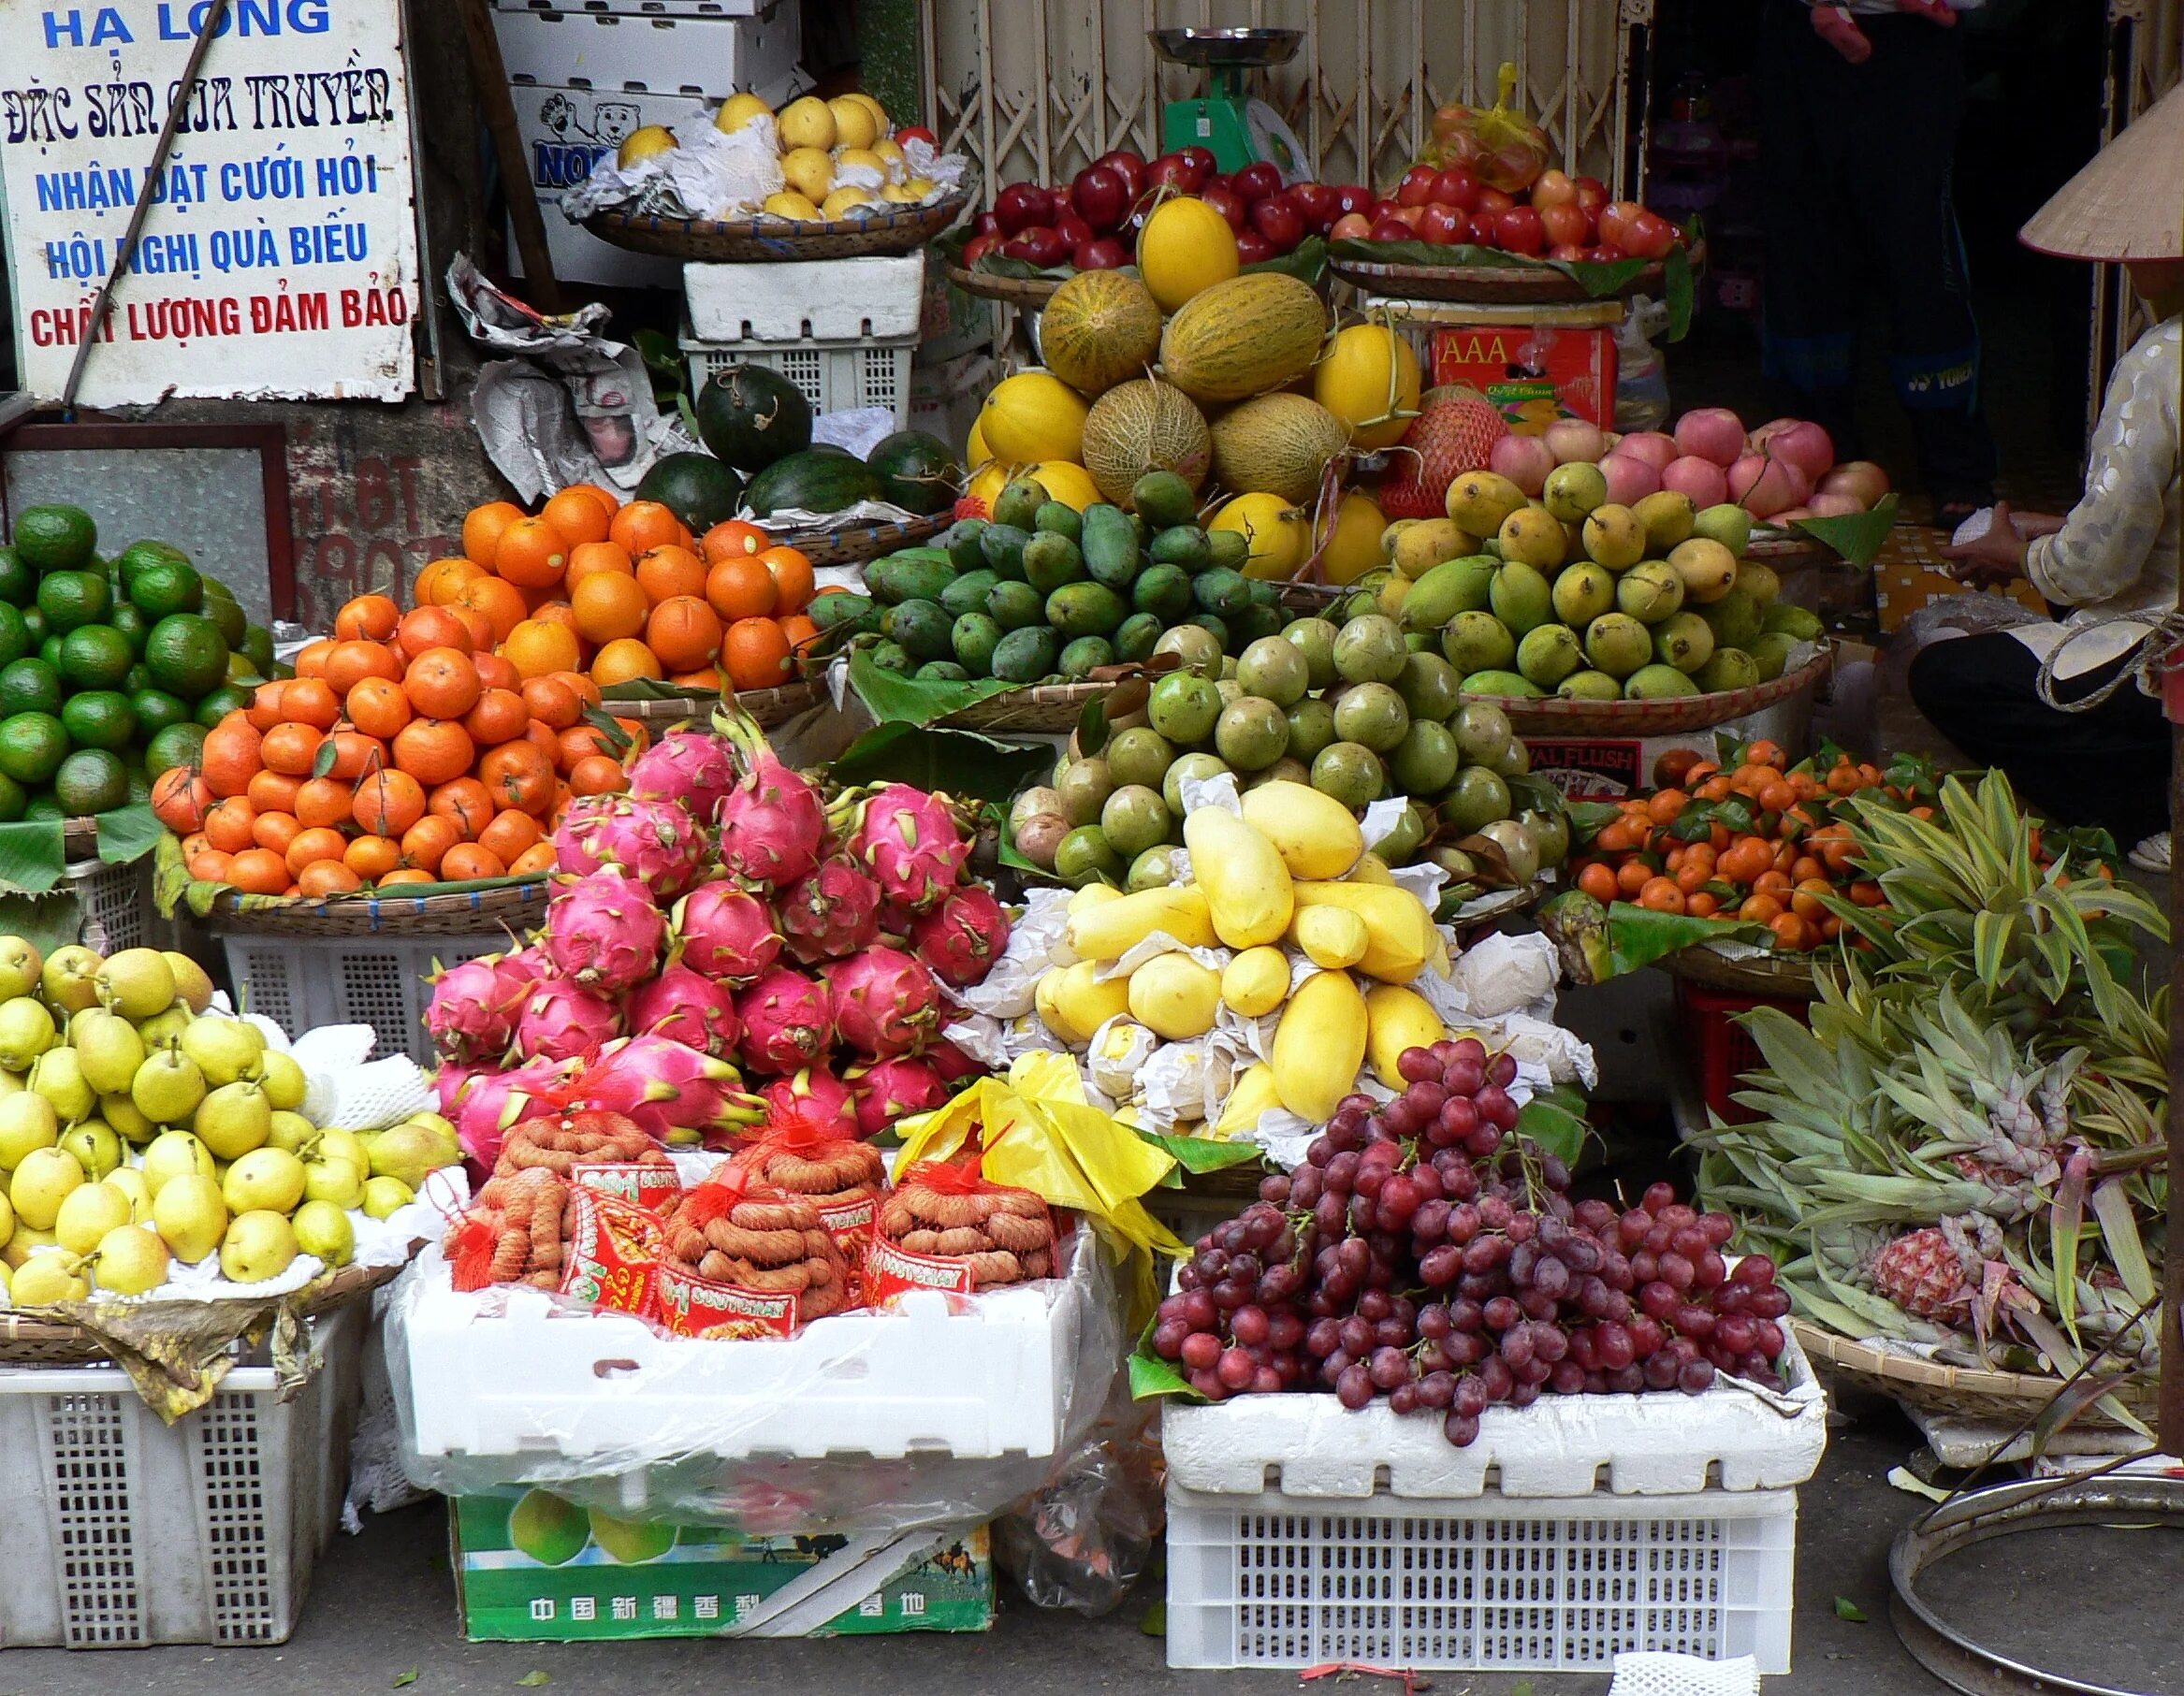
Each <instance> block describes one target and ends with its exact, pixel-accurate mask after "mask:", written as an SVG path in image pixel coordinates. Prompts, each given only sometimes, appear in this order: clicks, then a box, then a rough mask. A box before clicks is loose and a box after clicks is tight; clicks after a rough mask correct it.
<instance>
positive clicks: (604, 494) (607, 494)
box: [569, 483, 622, 519]
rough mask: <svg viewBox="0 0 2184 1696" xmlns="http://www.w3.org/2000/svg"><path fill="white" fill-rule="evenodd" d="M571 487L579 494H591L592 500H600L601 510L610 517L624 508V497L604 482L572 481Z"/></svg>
mask: <svg viewBox="0 0 2184 1696" xmlns="http://www.w3.org/2000/svg"><path fill="white" fill-rule="evenodd" d="M569 487H570V488H572V489H574V490H575V491H576V492H577V493H578V494H582V495H590V497H591V498H592V500H596V501H598V502H599V505H600V510H601V511H603V512H604V513H605V514H606V515H607V517H608V518H609V519H611V518H613V516H614V515H616V514H617V513H619V512H620V511H621V510H622V498H621V497H620V496H619V495H618V494H616V493H615V492H614V490H612V489H610V488H608V487H607V486H605V485H604V484H603V483H572V484H570V485H569Z"/></svg>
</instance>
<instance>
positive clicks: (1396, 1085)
mask: <svg viewBox="0 0 2184 1696" xmlns="http://www.w3.org/2000/svg"><path fill="white" fill-rule="evenodd" d="M1365 1022H1366V1030H1365V1058H1366V1059H1367V1060H1368V1061H1370V1062H1371V1063H1372V1066H1373V1075H1374V1076H1375V1077H1376V1078H1377V1079H1379V1080H1380V1081H1381V1082H1382V1083H1384V1084H1386V1085H1387V1086H1388V1087H1389V1088H1390V1089H1391V1090H1400V1089H1403V1088H1404V1087H1405V1078H1404V1076H1403V1074H1402V1073H1401V1072H1400V1071H1398V1070H1397V1069H1396V1065H1395V1063H1396V1062H1397V1061H1399V1060H1401V1059H1402V1058H1403V1053H1404V1051H1405V1049H1424V1048H1431V1047H1433V1045H1434V1043H1436V1042H1438V1041H1440V1040H1441V1038H1442V1037H1444V1036H1447V1035H1448V1034H1449V1027H1448V1026H1447V1025H1445V1024H1443V1023H1442V1022H1441V1015H1440V1014H1438V1013H1436V1012H1434V1007H1433V1004H1432V1003H1431V1002H1429V1001H1428V1000H1427V999H1426V998H1425V997H1424V996H1423V995H1421V994H1420V993H1418V992H1417V991H1416V990H1406V989H1402V988H1399V987H1398V986H1397V985H1395V984H1392V983H1383V984H1378V985H1376V986H1375V987H1374V988H1372V989H1370V990H1367V991H1366V992H1365Z"/></svg>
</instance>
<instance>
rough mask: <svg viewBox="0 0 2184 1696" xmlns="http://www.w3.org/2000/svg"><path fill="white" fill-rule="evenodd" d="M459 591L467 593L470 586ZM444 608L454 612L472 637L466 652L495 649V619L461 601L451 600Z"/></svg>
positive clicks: (479, 652) (495, 581) (497, 581)
mask: <svg viewBox="0 0 2184 1696" xmlns="http://www.w3.org/2000/svg"><path fill="white" fill-rule="evenodd" d="M481 581H488V582H493V583H500V581H501V580H500V579H499V578H498V577H494V578H489V579H482V580H481ZM501 587H502V588H508V587H511V586H509V585H507V584H504V583H503V584H502V585H501ZM457 592H458V593H459V594H464V595H467V594H468V593H469V586H468V585H467V584H466V585H465V586H464V587H463V588H462V589H460V590H458V591H457ZM518 599H520V595H519V596H518ZM443 610H444V611H446V612H450V613H453V614H454V615H455V616H456V617H457V618H458V619H459V621H460V622H461V625H462V628H463V631H464V633H465V634H467V635H468V636H469V637H470V645H469V646H468V647H467V648H465V649H464V650H463V651H464V652H465V653H469V654H489V653H491V652H492V651H493V643H494V640H495V632H494V630H493V621H492V620H491V619H490V618H488V617H487V616H485V614H483V613H481V612H479V611H478V610H477V608H475V607H473V606H465V605H463V604H461V602H451V603H450V604H449V605H448V606H446V607H445V608H444V609H443ZM511 628H513V627H511Z"/></svg>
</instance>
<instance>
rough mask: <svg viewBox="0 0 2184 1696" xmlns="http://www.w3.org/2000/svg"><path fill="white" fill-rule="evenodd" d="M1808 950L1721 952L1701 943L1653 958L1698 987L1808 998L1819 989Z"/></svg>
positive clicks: (1784, 997)
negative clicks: (1753, 953)
mask: <svg viewBox="0 0 2184 1696" xmlns="http://www.w3.org/2000/svg"><path fill="white" fill-rule="evenodd" d="M1655 964H1658V965H1659V966H1660V967H1661V969H1662V970H1663V971H1665V972H1667V974H1668V975H1669V976H1670V977H1672V978H1682V979H1683V980H1684V982H1686V983H1695V984H1696V985H1698V986H1699V987H1700V988H1701V989H1709V990H1721V991H1723V992H1725V993H1728V994H1731V995H1770V996H1773V997H1774V998H1776V999H1777V1000H1782V1001H1811V1000H1813V999H1815V998H1816V997H1817V996H1818V995H1819V993H1820V991H1819V989H1818V987H1817V986H1816V985H1815V984H1814V982H1813V956H1812V955H1811V954H1759V955H1753V956H1741V955H1731V954H1725V953H1723V952H1721V951H1720V950H1719V949H1713V948H1710V947H1708V946H1707V945H1706V944H1705V943H1703V942H1701V943H1697V944H1696V945H1695V946H1693V947H1691V948H1687V949H1677V950H1676V952H1675V953H1673V954H1667V955H1664V956H1663V957H1662V958H1661V959H1660V960H1659V961H1657V962H1655Z"/></svg>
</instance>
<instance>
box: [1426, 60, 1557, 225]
mask: <svg viewBox="0 0 2184 1696" xmlns="http://www.w3.org/2000/svg"><path fill="white" fill-rule="evenodd" d="M1498 81H1499V86H1500V97H1499V98H1497V99H1496V100H1495V101H1494V103H1493V105H1492V106H1490V107H1486V108H1484V109H1480V108H1478V107H1471V106H1454V105H1450V106H1444V107H1443V108H1441V109H1440V110H1439V111H1437V112H1435V113H1434V126H1433V139H1432V140H1431V141H1429V142H1428V143H1427V144H1426V150H1425V156H1426V158H1427V160H1428V161H1429V162H1430V163H1432V164H1434V165H1440V166H1461V167H1463V169H1465V170H1467V171H1469V172H1470V173H1471V174H1472V175H1473V176H1475V177H1477V178H1478V180H1479V181H1481V182H1483V183H1485V184H1486V186H1487V187H1489V188H1498V189H1500V190H1501V191H1502V193H1503V194H1505V195H1521V194H1522V193H1523V192H1524V191H1525V190H1526V189H1528V188H1530V187H1531V186H1532V183H1533V180H1534V179H1535V178H1536V177H1537V176H1538V175H1539V173H1540V172H1541V171H1543V170H1545V169H1546V168H1547V161H1548V156H1549V154H1548V146H1547V132H1546V131H1544V130H1542V129H1541V128H1540V127H1539V125H1537V124H1536V123H1533V122H1532V120H1531V119H1529V118H1527V117H1526V116H1524V114H1523V113H1522V112H1521V111H1518V110H1516V109H1513V108H1512V107H1511V106H1510V105H1509V101H1510V100H1511V98H1512V97H1513V96H1514V95H1515V94H1516V92H1517V67H1516V65H1514V64H1511V63H1510V62H1508V61H1507V60H1504V61H1503V63H1502V70H1501V76H1500V78H1499V79H1498Z"/></svg>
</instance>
